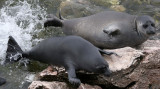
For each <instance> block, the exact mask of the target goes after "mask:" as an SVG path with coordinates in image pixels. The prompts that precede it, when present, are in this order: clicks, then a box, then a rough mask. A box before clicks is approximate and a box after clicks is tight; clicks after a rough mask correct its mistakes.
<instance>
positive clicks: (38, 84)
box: [28, 81, 102, 89]
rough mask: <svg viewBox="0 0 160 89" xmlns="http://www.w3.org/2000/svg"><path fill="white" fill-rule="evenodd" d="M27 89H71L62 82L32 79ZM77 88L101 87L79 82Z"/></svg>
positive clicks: (94, 88) (92, 88) (93, 88)
mask: <svg viewBox="0 0 160 89" xmlns="http://www.w3.org/2000/svg"><path fill="white" fill-rule="evenodd" d="M28 89H71V87H69V86H68V85H67V84H66V83H64V82H55V81H54V82H43V81H33V82H32V84H31V85H30V86H29V88H28ZM77 89H102V88H101V87H99V86H93V85H88V84H81V85H80V86H79V88H77Z"/></svg>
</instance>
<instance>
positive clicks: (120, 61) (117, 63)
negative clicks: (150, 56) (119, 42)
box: [104, 47, 144, 71]
mask: <svg viewBox="0 0 160 89" xmlns="http://www.w3.org/2000/svg"><path fill="white" fill-rule="evenodd" d="M106 51H110V52H115V53H117V54H118V55H119V56H120V57H119V56H116V55H111V56H106V55H104V58H105V60H106V61H107V62H108V63H109V68H110V69H111V70H112V71H118V70H122V69H126V68H128V67H130V66H131V65H132V64H133V63H134V62H136V61H137V60H136V59H137V58H139V57H141V56H143V55H144V54H143V51H142V50H136V49H134V48H131V47H125V48H120V49H114V50H106Z"/></svg>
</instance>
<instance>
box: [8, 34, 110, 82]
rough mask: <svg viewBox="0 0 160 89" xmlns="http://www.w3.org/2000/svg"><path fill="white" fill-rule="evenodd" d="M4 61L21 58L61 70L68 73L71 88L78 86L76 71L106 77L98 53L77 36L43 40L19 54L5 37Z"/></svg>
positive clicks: (105, 70)
mask: <svg viewBox="0 0 160 89" xmlns="http://www.w3.org/2000/svg"><path fill="white" fill-rule="evenodd" d="M6 54H7V55H6V60H9V61H18V60H20V59H21V58H28V59H33V60H36V61H40V62H43V63H47V64H51V65H55V66H63V67H64V68H65V69H66V71H67V72H68V79H69V82H70V83H71V84H75V85H80V83H81V81H80V79H78V78H77V77H76V71H77V70H84V71H88V72H94V73H99V74H104V75H106V76H109V75H110V74H111V71H110V69H109V66H108V63H107V62H106V61H105V60H104V58H103V57H102V56H101V54H100V52H99V49H98V48H97V47H95V46H94V45H92V44H91V43H90V42H88V41H87V40H85V39H83V38H81V37H79V36H64V37H51V38H48V39H45V40H43V41H42V42H40V43H39V44H38V45H36V46H34V47H33V48H32V49H31V50H29V51H26V52H23V51H22V49H21V48H20V46H19V45H18V43H17V42H16V41H15V39H14V38H13V37H12V36H9V41H8V48H7V51H6Z"/></svg>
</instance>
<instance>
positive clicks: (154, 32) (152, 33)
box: [147, 30, 156, 35]
mask: <svg viewBox="0 0 160 89" xmlns="http://www.w3.org/2000/svg"><path fill="white" fill-rule="evenodd" d="M147 34H148V35H154V34H156V30H150V31H147Z"/></svg>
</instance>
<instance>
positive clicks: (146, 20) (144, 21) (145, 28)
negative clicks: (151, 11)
mask: <svg viewBox="0 0 160 89" xmlns="http://www.w3.org/2000/svg"><path fill="white" fill-rule="evenodd" d="M135 23H136V30H137V31H138V33H139V34H144V35H146V36H151V35H154V34H155V33H156V27H155V21H154V19H153V18H152V17H150V16H147V15H143V16H138V17H136V19H135Z"/></svg>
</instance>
